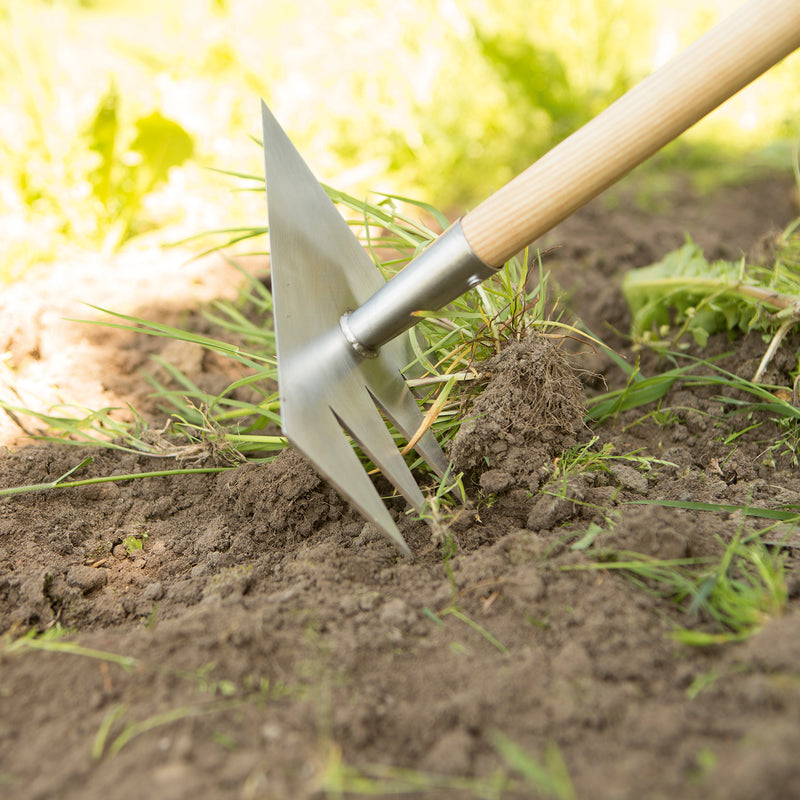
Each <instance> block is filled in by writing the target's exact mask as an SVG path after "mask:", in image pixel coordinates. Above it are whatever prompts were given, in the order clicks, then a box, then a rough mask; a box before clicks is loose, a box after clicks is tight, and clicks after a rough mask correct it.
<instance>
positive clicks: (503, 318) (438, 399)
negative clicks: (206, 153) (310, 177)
mask: <svg viewBox="0 0 800 800" xmlns="http://www.w3.org/2000/svg"><path fill="white" fill-rule="evenodd" d="M239 177H246V178H249V179H250V180H252V181H253V182H255V184H256V186H255V189H256V190H258V191H263V178H261V177H259V176H241V175H240V176H239ZM326 188H327V191H328V193H329V195H330V196H331V198H332V199H333V200H334V202H335V203H337V205H339V206H340V207H342V209H343V211H344V212H345V213H346V214H347V215H348V217H349V219H350V224H351V226H352V229H353V231H354V233H356V235H357V236H358V237H359V239H360V240H361V241H362V243H363V245H364V246H365V248H366V249H367V250H368V251H369V252H370V254H371V255H372V257H373V259H374V261H375V263H376V265H377V267H378V268H379V269H380V270H381V271H382V272H383V274H384V275H385V276H386V277H387V278H390V277H391V276H392V275H393V274H395V273H396V272H398V271H399V270H400V269H402V267H403V266H405V264H406V263H408V261H409V260H410V259H412V258H413V257H414V256H415V255H417V254H418V253H419V252H420V251H421V250H423V249H424V248H425V247H426V246H428V245H429V244H430V243H431V242H432V241H433V240H434V239H436V238H437V236H438V234H439V232H440V230H441V228H443V227H444V226H446V225H447V224H448V221H447V219H446V218H445V217H444V215H442V214H441V213H440V212H439V211H437V210H436V209H435V208H433V207H432V206H430V205H429V204H427V203H423V202H419V201H414V200H411V199H409V198H405V197H399V196H395V195H388V194H383V195H378V196H377V199H376V200H375V201H369V200H358V199H356V198H355V197H353V196H351V195H349V194H347V193H345V192H341V191H338V190H335V189H332V188H330V187H326ZM265 232H266V229H265V228H259V227H252V228H239V229H236V230H235V231H229V230H227V231H218V232H216V233H217V234H221V235H222V236H223V237H227V238H224V239H223V240H222V243H221V244H218V245H214V247H213V248H212V249H217V247H223V246H226V245H229V244H231V243H232V242H233V241H235V242H241V241H245V240H246V239H255V238H257V237H260V236H262V235H263V234H264V233H265ZM534 266H535V271H534V270H532V269H531V268H532V267H534ZM239 270H240V273H241V274H242V276H243V279H244V282H243V287H242V290H241V293H240V296H239V298H238V299H237V300H235V301H232V302H228V301H218V302H215V303H213V304H212V305H211V307H210V308H209V309H208V310H207V311H206V317H207V319H208V321H209V322H210V323H211V324H212V325H213V326H214V328H215V329H216V330H217V331H218V332H219V335H218V336H201V335H199V334H195V333H193V332H191V331H188V330H184V329H181V328H178V327H173V326H168V325H164V324H161V323H155V322H150V321H147V320H144V319H141V318H137V317H133V316H129V315H125V314H121V313H118V312H115V311H112V310H107V309H101V308H96V307H93V308H95V310H99V311H101V312H103V313H104V314H105V315H106V317H107V318H106V319H103V320H100V321H84V322H86V324H100V325H105V326H109V327H113V328H120V329H123V330H126V331H130V332H137V333H144V334H147V335H150V336H156V337H164V338H170V339H175V340H179V341H183V342H188V343H191V344H195V345H198V346H200V347H203V348H205V349H207V350H210V351H213V352H215V353H217V354H218V355H221V356H222V357H224V358H229V359H232V360H233V361H235V362H236V364H237V369H238V370H239V371H240V373H241V375H242V377H240V378H239V379H237V380H236V381H234V382H232V383H231V384H230V385H229V386H228V387H227V388H226V389H225V390H224V391H222V392H221V393H220V394H218V395H212V394H210V393H208V392H206V391H204V390H202V389H201V388H200V387H198V386H197V385H196V384H195V383H194V382H193V381H192V380H191V378H190V377H189V376H188V375H186V374H184V373H182V372H181V371H180V370H179V369H177V368H176V367H175V366H174V365H172V364H169V363H168V362H166V361H165V360H163V359H161V358H158V357H154V358H153V363H154V365H155V366H157V367H158V368H159V371H160V373H161V374H162V375H165V376H166V377H156V375H155V374H149V375H146V376H145V379H146V380H147V381H148V382H149V384H150V386H151V387H152V389H153V395H154V397H155V398H156V399H157V400H158V402H159V405H160V407H161V409H162V411H163V412H164V413H165V414H167V415H168V418H169V421H168V423H167V425H165V426H164V427H162V428H161V429H158V430H154V429H152V428H150V427H148V426H147V425H146V424H145V422H144V420H143V419H142V418H141V416H140V415H138V414H137V413H136V411H135V410H133V409H130V410H129V414H130V415H132V419H131V418H130V417H129V418H128V419H124V418H122V410H121V409H112V408H106V409H101V410H97V411H94V410H92V411H85V410H84V411H83V413H81V410H80V409H76V408H70V407H66V406H61V407H57V408H55V409H53V411H52V412H51V413H49V414H43V413H34V412H31V411H29V410H26V409H25V408H22V407H19V406H18V405H15V404H12V403H9V402H7V401H5V400H2V399H0V407H2V408H4V409H5V410H6V411H7V412H10V413H11V414H13V415H14V418H15V419H18V420H20V419H21V418H23V417H28V418H32V419H34V420H36V421H37V422H38V423H39V424H41V425H43V426H45V430H44V431H41V430H39V431H36V432H35V433H34V434H33V435H34V436H35V438H40V439H46V440H56V441H62V442H70V443H75V444H83V445H95V446H97V445H100V446H104V447H111V448H118V449H124V450H129V451H134V452H138V453H144V454H149V455H154V456H161V457H173V458H175V459H177V460H181V461H185V460H193V461H198V462H199V461H202V460H204V459H205V460H210V461H212V462H213V463H221V464H226V465H231V464H235V463H238V462H239V461H242V460H269V459H271V458H273V457H274V456H275V455H276V454H277V453H278V452H280V450H282V449H283V448H284V447H285V446H286V440H285V438H284V437H283V436H281V435H280V431H279V425H280V410H279V405H278V393H277V365H276V359H275V338H274V331H273V327H272V313H273V309H272V296H271V294H270V291H269V288H268V286H267V285H266V284H265V283H264V281H262V280H261V279H259V278H258V277H256V276H254V275H251V274H249V273H248V272H246V271H245V270H244V269H241V268H239ZM417 327H418V329H419V330H418V331H414V332H410V333H408V334H406V335H408V336H409V337H410V342H411V347H412V352H413V361H412V363H410V364H408V365H407V369H408V372H409V374H413V376H414V377H413V378H412V379H411V380H410V383H411V385H412V387H413V388H414V389H415V391H416V392H417V393H418V396H419V399H420V402H421V403H422V406H423V411H424V414H425V423H424V426H423V428H422V429H421V430H420V431H419V435H421V433H422V432H424V430H426V429H427V428H428V427H431V426H433V427H435V429H436V431H437V434H438V436H439V438H440V440H444V441H446V440H448V439H450V438H451V437H452V436H454V435H455V433H456V432H457V430H458V426H459V424H460V421H461V416H462V405H461V400H460V394H461V391H459V389H460V388H463V386H464V385H465V384H466V385H471V386H474V387H476V389H477V388H479V386H480V381H481V379H482V378H483V376H482V375H481V373H480V370H479V366H478V364H479V363H480V361H481V360H482V359H484V358H486V357H487V356H488V355H490V354H493V353H496V352H497V351H498V350H499V349H500V348H501V347H502V346H503V344H504V342H506V341H508V340H513V339H519V338H521V337H523V336H527V335H529V334H530V333H531V332H532V331H544V332H545V333H547V334H548V335H556V336H561V335H568V334H571V333H572V332H574V329H573V328H571V327H570V326H569V325H566V324H565V323H562V322H561V321H560V320H558V319H550V315H549V313H548V308H547V275H546V273H545V272H544V270H543V268H542V264H541V260H540V259H539V258H537V257H534V256H532V255H531V254H528V253H526V254H525V255H524V257H522V258H519V259H514V260H513V261H512V262H511V263H509V264H508V265H507V267H506V269H505V270H502V271H500V272H499V273H498V275H497V276H495V277H494V278H493V279H491V280H490V281H488V282H486V283H484V284H483V285H481V286H480V287H478V288H477V289H476V290H475V291H474V292H470V293H468V294H467V295H465V296H463V297H461V298H459V299H458V300H456V301H454V303H452V304H451V305H450V306H448V307H447V308H446V309H444V310H443V311H442V312H441V313H438V314H432V315H425V316H424V318H422V319H421V320H420V323H419V324H418V326H417ZM59 412H60V413H59ZM20 425H22V423H21V422H20ZM25 430H26V432H27V428H26V429H25ZM412 444H413V442H412V443H411V444H409V445H408V446H407V447H406V450H408V449H409V448H410V447H411V446H412ZM412 466H413V467H422V466H423V465H422V463H421V462H420V461H416V462H413V464H412ZM62 485H63V484H62Z"/></svg>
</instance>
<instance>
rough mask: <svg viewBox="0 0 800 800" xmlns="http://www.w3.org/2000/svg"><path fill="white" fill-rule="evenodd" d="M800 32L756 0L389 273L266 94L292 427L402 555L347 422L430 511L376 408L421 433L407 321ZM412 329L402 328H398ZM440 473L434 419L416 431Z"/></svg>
mask: <svg viewBox="0 0 800 800" xmlns="http://www.w3.org/2000/svg"><path fill="white" fill-rule="evenodd" d="M797 47H800V0H751V1H750V2H749V3H748V4H746V5H745V6H743V7H742V8H741V9H739V10H738V11H737V12H735V13H734V14H733V15H732V16H731V17H729V18H728V19H726V20H724V21H723V22H721V23H720V24H719V25H717V26H716V27H715V28H713V29H712V30H711V31H709V32H708V33H707V34H705V35H704V36H703V37H702V38H701V39H699V40H698V41H697V42H695V43H694V44H693V45H692V46H691V47H689V48H688V49H687V50H685V51H684V52H683V53H681V54H680V55H678V56H676V57H675V58H673V59H672V60H671V61H669V62H668V63H667V64H665V65H664V66H663V67H661V68H660V69H659V70H658V71H656V72H655V73H653V74H652V75H650V77H648V78H647V79H645V80H644V81H643V82H642V83H640V84H639V85H637V86H636V87H634V88H633V89H631V90H630V91H629V92H628V93H627V94H625V95H624V96H623V97H621V98H620V99H619V100H617V101H616V102H615V103H613V104H612V105H611V106H609V108H607V109H606V110H605V111H604V112H603V113H601V114H600V115H598V116H597V117H596V118H595V119H593V120H592V121H591V122H589V123H588V124H586V125H585V126H584V127H583V128H581V129H580V130H578V131H577V132H576V133H574V134H572V135H571V136H570V137H569V138H567V139H565V140H564V141H563V142H561V143H560V144H559V145H557V146H556V147H555V148H553V149H552V150H551V151H550V152H549V153H547V154H546V155H545V156H543V157H542V158H541V159H539V160H538V161H537V162H536V163H534V164H533V165H532V166H531V167H529V168H528V169H527V170H526V171H525V172H523V173H522V174H521V175H519V176H518V177H517V178H515V179H514V180H513V181H511V182H510V183H509V184H507V185H506V186H505V187H503V188H502V189H500V190H499V191H497V192H496V193H494V194H493V195H492V196H491V197H489V199H487V200H485V201H484V202H483V203H482V204H481V205H479V206H478V207H477V208H475V209H474V210H473V211H470V212H469V213H468V214H466V215H465V216H464V217H462V218H461V219H460V220H459V221H458V222H456V223H455V224H453V225H452V226H451V227H450V228H448V229H447V230H446V231H445V232H444V233H443V234H442V235H441V236H440V237H439V238H438V239H437V240H436V241H435V242H434V243H433V244H432V245H430V246H429V247H428V248H427V249H426V250H425V251H424V252H422V253H421V254H420V255H418V256H417V257H416V258H415V259H414V260H412V261H411V262H410V263H409V264H408V265H407V266H406V267H405V268H404V269H403V270H401V271H400V272H399V273H398V274H397V275H396V276H395V277H393V278H392V279H391V280H390V281H388V282H387V281H385V280H384V279H383V277H382V276H381V274H380V272H379V271H378V269H377V267H376V266H375V265H374V264H373V263H372V261H371V260H370V258H369V256H368V255H367V253H366V252H365V250H364V249H363V248H362V246H361V244H360V243H359V241H358V239H357V238H356V237H355V235H354V234H353V233H352V232H351V230H350V228H349V226H348V224H347V222H345V220H344V219H343V218H342V216H341V215H340V214H339V212H338V211H337V210H336V208H335V206H334V205H333V203H332V202H331V201H330V200H329V198H328V196H327V194H326V193H325V190H324V189H323V188H322V186H321V185H320V184H319V183H318V182H317V180H316V179H315V177H314V175H313V174H312V172H311V170H310V169H309V168H308V166H307V165H306V164H305V162H304V161H303V159H302V158H301V157H300V155H299V154H298V153H297V151H296V150H295V148H294V147H293V145H292V144H291V142H290V141H289V139H288V138H287V136H286V134H285V133H284V132H283V130H282V129H281V128H280V126H279V125H278V123H277V122H276V120H275V118H274V117H273V115H272V114H271V112H270V111H269V110H268V109H267V107H266V105H264V104H263V103H262V116H263V125H264V154H265V166H266V186H267V203H268V214H269V236H270V257H271V269H272V291H273V296H274V316H275V332H276V339H277V352H278V377H279V393H280V403H281V412H282V423H283V429H284V432H285V434H286V436H287V438H288V439H289V440H290V441H291V442H292V443H293V444H294V445H295V446H296V447H297V448H298V449H299V450H300V451H301V452H302V453H303V454H304V455H305V456H306V457H307V458H308V459H309V460H310V461H311V462H312V463H313V464H314V465H315V466H316V468H317V469H318V471H319V472H320V473H321V474H322V475H323V476H324V477H325V478H326V479H327V480H328V481H329V482H330V483H331V484H333V485H334V486H335V487H336V488H337V489H338V490H339V491H340V492H341V493H342V494H343V495H344V496H345V497H347V498H348V499H349V500H350V501H351V502H352V503H353V504H354V505H355V506H356V507H357V508H358V509H359V510H360V511H361V513H362V514H363V515H364V516H365V517H366V518H367V519H369V520H371V521H372V522H373V523H374V524H375V525H377V527H378V528H380V529H381V530H382V531H383V532H384V533H385V534H386V535H387V536H388V537H389V538H390V539H391V540H392V541H393V542H394V544H395V545H396V546H397V548H398V549H399V550H400V551H401V552H402V553H404V554H405V555H409V556H410V550H409V548H408V546H407V544H406V543H405V541H404V540H403V537H402V536H401V534H400V532H399V530H398V528H397V525H396V524H395V521H394V520H393V518H392V516H391V515H390V514H389V512H388V510H387V508H386V507H385V506H384V504H383V501H382V500H381V497H380V496H379V494H378V492H377V490H376V488H375V487H374V486H373V484H372V481H371V479H370V478H369V476H368V475H367V472H366V470H365V469H364V467H363V466H362V464H361V462H360V461H359V459H358V457H357V455H356V453H355V451H354V449H353V448H352V446H351V444H350V442H349V440H348V439H347V437H346V436H345V435H344V433H343V431H342V428H344V429H345V430H347V431H348V432H349V433H350V435H351V436H352V437H353V439H354V440H355V441H356V442H357V443H358V444H359V445H360V446H361V448H362V449H363V451H364V452H365V453H366V454H367V455H368V456H369V458H370V459H371V460H372V461H373V463H374V464H375V465H376V466H377V467H378V468H379V469H380V470H381V471H382V472H383V473H384V474H385V475H386V477H387V478H388V479H389V480H390V481H391V482H392V484H394V486H395V487H396V488H397V489H398V491H399V492H400V493H401V494H402V495H403V496H404V497H405V498H406V499H407V500H408V502H409V503H410V504H411V505H412V506H413V507H414V508H415V509H416V510H417V511H418V512H421V511H422V509H423V508H424V504H425V501H424V498H423V495H422V492H421V491H420V489H419V487H418V486H417V484H416V482H415V480H414V478H413V476H412V474H411V472H410V471H409V469H408V467H407V465H406V463H405V460H404V458H403V456H402V455H401V453H400V451H399V450H398V449H397V446H396V444H395V442H394V440H393V438H392V436H391V434H390V432H389V430H388V428H387V426H386V424H385V423H384V420H383V417H382V415H381V413H380V411H379V410H378V409H379V408H380V409H382V410H383V412H384V413H385V415H386V416H387V417H388V418H389V420H391V422H392V423H393V424H394V425H395V427H396V428H397V429H398V430H399V431H400V432H401V433H402V435H403V436H405V437H406V439H408V440H410V439H411V438H412V437H413V436H414V435H415V433H416V432H417V431H418V429H420V427H421V426H422V414H421V412H420V410H419V407H418V405H417V402H416V400H415V399H414V397H413V396H412V394H411V392H410V391H409V389H408V387H407V385H406V383H405V380H404V378H403V375H402V370H403V369H404V368H405V367H406V365H407V364H409V362H410V361H411V358H410V357H409V355H408V349H409V348H408V344H407V339H408V337H405V336H404V337H399V334H401V333H403V332H404V331H406V330H408V329H409V328H411V327H412V326H413V325H414V324H415V323H416V322H417V321H418V320H419V316H418V314H417V312H420V311H435V310H437V309H439V308H441V307H442V306H444V305H446V304H447V303H448V302H450V301H451V300H454V299H455V298H457V297H459V296H460V295H461V294H463V293H464V292H466V291H467V290H469V289H470V288H472V287H474V286H476V285H477V284H478V283H480V282H481V281H483V280H484V279H486V278H488V277H490V276H491V275H494V274H495V273H496V272H497V270H498V269H499V268H500V267H502V266H503V264H504V263H505V262H506V261H507V260H508V259H510V258H511V257H512V256H514V255H515V254H517V253H519V252H520V251H521V250H522V249H524V248H525V247H526V246H528V245H529V244H531V243H532V242H533V241H534V240H536V239H537V238H538V237H539V236H541V235H542V234H544V233H545V232H547V231H548V230H549V229H550V228H552V227H553V226H554V225H556V224H557V223H559V222H561V221H562V220H563V219H565V218H566V217H567V216H569V215H570V214H572V212H574V211H575V210H576V209H578V208H580V207H581V206H583V205H584V204H585V203H587V202H588V201H589V200H591V199H592V198H593V197H595V196H596V195H598V194H599V193H600V192H602V191H603V190H604V189H606V188H608V187H609V186H611V185H612V184H613V183H615V182H616V181H617V180H619V179H620V178H621V177H622V176H624V175H625V174H627V173H628V172H629V171H630V170H632V169H633V168H634V167H636V166H637V165H638V164H640V163H641V162H642V161H644V160H645V159H647V158H648V157H649V156H651V155H653V153H655V152H656V151H657V150H659V149H660V148H661V147H663V146H664V145H665V144H667V143H668V142H670V141H672V140H673V139H674V138H676V137H677V136H678V135H679V134H681V133H682V132H683V131H685V130H686V129H687V128H689V127H690V126H691V125H693V124H694V123H695V122H697V121H698V120H699V119H701V118H702V117H703V116H705V115H706V114H708V113H709V112H710V111H712V110H713V109H714V108H716V107H717V106H719V105H720V104H721V103H722V102H723V101H725V100H726V99H727V98H729V97H731V95H733V94H734V93H736V92H737V91H739V90H740V89H741V88H743V87H744V86H746V85H747V84H748V83H750V82H751V81H753V80H754V79H755V78H757V77H758V76H759V75H761V74H762V73H763V72H765V71H766V70H767V69H769V68H770V67H771V66H773V65H774V64H776V63H777V62H778V61H780V60H781V59H782V58H784V57H785V56H787V55H788V54H789V53H791V52H792V51H793V50H795V49H796V48H797ZM398 337H399V338H398ZM415 449H416V450H417V452H418V453H419V455H420V456H421V457H422V458H423V459H425V461H426V462H427V463H428V464H429V465H430V466H431V467H432V468H433V469H434V470H435V471H436V472H437V473H438V474H440V475H442V476H443V475H444V474H445V472H446V470H447V459H446V458H445V456H444V454H443V452H442V450H441V449H440V447H439V445H438V443H437V442H436V440H435V438H434V436H433V435H432V433H431V432H430V431H427V432H426V433H425V434H424V435H422V436H421V438H419V440H418V441H417V442H416V444H415Z"/></svg>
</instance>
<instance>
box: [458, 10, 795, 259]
mask: <svg viewBox="0 0 800 800" xmlns="http://www.w3.org/2000/svg"><path fill="white" fill-rule="evenodd" d="M798 47H800V0H751V1H750V2H749V3H747V5H745V6H743V7H742V8H740V9H739V10H738V11H737V12H735V13H734V14H733V15H732V16H730V17H728V18H727V19H725V20H723V21H722V22H720V23H719V24H718V25H717V26H716V27H714V28H712V29H711V30H710V31H709V32H708V33H706V34H705V35H704V36H703V37H701V38H700V39H698V40H697V41H696V42H695V43H694V44H693V45H691V46H690V47H689V48H688V49H686V50H684V51H683V52H682V53H680V54H679V55H678V56H676V57H675V58H673V59H672V60H671V61H669V62H668V63H667V64H665V65H664V66H663V67H661V69H659V70H658V71H657V72H654V73H653V74H652V75H650V76H649V77H648V78H646V79H645V80H644V81H642V82H641V83H640V84H638V85H637V86H636V87H634V88H633V89H631V90H630V91H629V92H628V93H627V94H625V95H623V96H622V97H621V98H620V99H619V100H617V101H616V102H615V103H614V104H613V105H611V106H609V107H608V108H607V109H606V110H605V111H603V112H602V113H601V114H599V115H598V116H597V117H595V118H594V119H593V120H592V121H591V122H589V123H587V124H586V125H584V126H583V127H582V128H581V129H580V130H578V131H577V132H575V133H574V134H572V135H571V136H570V137H569V138H567V139H565V140H564V141H563V142H561V143H560V144H559V145H557V146H556V147H555V148H553V149H552V150H551V151H550V152H549V153H547V154H546V155H545V156H543V157H542V158H541V159H539V160H538V161H537V162H536V163H534V164H533V165H532V166H531V167H529V168H528V169H527V170H525V172H523V173H522V174H520V175H518V176H517V177H516V178H515V179H514V180H512V181H511V182H510V183H508V184H506V185H505V186H504V187H503V188H502V189H500V190H499V191H497V192H496V193H495V194H493V195H492V196H491V197H489V198H488V199H487V200H485V201H484V202H483V203H481V204H480V205H479V206H478V207H477V208H475V209H474V210H473V211H471V212H469V213H468V214H467V215H466V216H465V217H464V218H463V219H462V227H463V231H464V235H465V236H466V238H467V241H469V243H470V245H471V246H472V249H473V250H474V252H475V253H476V255H478V256H479V257H480V258H481V259H482V260H483V261H484V262H486V263H487V264H490V265H492V266H495V267H500V266H502V265H503V264H504V263H505V262H506V261H507V260H508V259H509V258H511V257H512V256H514V255H515V254H516V253H518V252H519V251H520V250H522V249H523V248H524V247H526V246H527V245H529V244H531V243H532V242H533V241H535V240H536V239H537V238H538V237H539V236H541V235H542V234H544V233H546V232H547V231H548V230H550V228H552V227H553V226H554V225H556V224H558V223H559V222H561V221H562V220H563V219H565V218H566V217H568V216H569V215H570V214H572V213H573V212H574V211H576V210H577V209H578V208H580V207H581V206H583V205H585V204H586V203H588V202H589V200H591V199H592V198H593V197H595V196H597V195H598V194H600V192H602V191H603V190H604V189H606V188H608V187H609V186H611V185H612V184H613V183H615V182H616V181H618V180H619V179H620V178H622V177H623V176H624V175H626V174H627V173H628V172H630V171H631V170H632V169H633V168H634V167H636V166H637V165H638V164H640V163H641V162H642V161H644V160H645V159H647V158H649V157H650V156H651V155H653V154H654V153H655V152H657V151H658V150H660V149H661V148H662V147H663V146H664V145H665V144H667V143H668V142H670V141H672V140H673V139H675V138H676V137H677V136H679V135H680V134H681V133H683V132H684V131H685V130H686V129H687V128H690V127H691V126H692V125H694V123H696V122H697V121H698V120H700V119H702V118H703V117H704V116H705V115H706V114H708V113H709V112H710V111H712V110H713V109H715V108H716V107H717V106H719V105H721V104H722V103H723V102H724V101H725V100H727V99H728V98H729V97H731V96H732V95H734V94H735V93H736V92H738V91H739V90H740V89H742V88H743V87H744V86H746V85H747V84H748V83H750V82H752V81H753V80H755V79H756V78H757V77H758V76H759V75H761V74H762V73H764V72H766V70H768V69H769V68H770V67H772V66H773V65H775V64H776V63H778V62H779V61H780V60H782V59H783V58H785V57H786V56H787V55H788V54H789V53H791V52H793V51H794V50H795V49H797V48H798Z"/></svg>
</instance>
